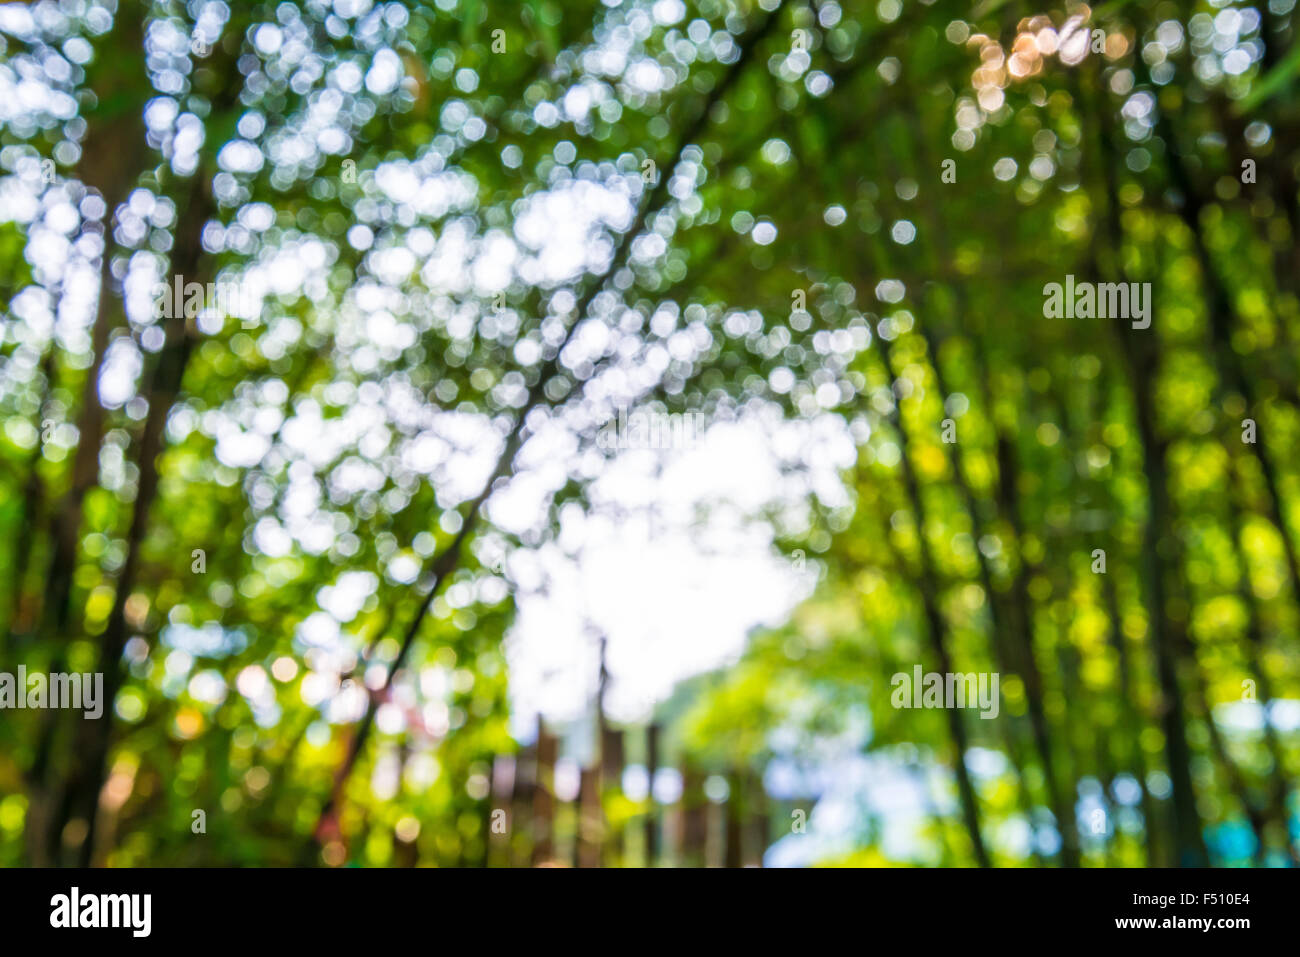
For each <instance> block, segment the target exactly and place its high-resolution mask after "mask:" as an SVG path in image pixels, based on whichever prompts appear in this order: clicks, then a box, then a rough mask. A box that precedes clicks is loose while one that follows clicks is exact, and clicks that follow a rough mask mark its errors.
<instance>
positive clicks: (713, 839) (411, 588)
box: [0, 0, 1300, 867]
mask: <svg viewBox="0 0 1300 957" xmlns="http://www.w3.org/2000/svg"><path fill="white" fill-rule="evenodd" d="M1294 7H1295V2H1294V0H1267V2H1263V0H1260V2H1255V3H1246V2H1240V3H1239V2H1233V0H1196V2H1191V3H1173V2H1168V0H1157V2H1151V0H1132V2H1125V0H1116V2H1111V3H1103V4H1099V5H1098V6H1096V7H1090V6H1088V5H1086V4H1084V3H1077V2H1065V3H1061V2H1058V0H1053V2H1050V3H1046V4H1042V5H1035V4H1028V3H1021V2H1014V0H980V2H975V3H969V2H955V0H929V2H925V0H870V2H858V0H839V2H837V0H603V2H588V0H563V2H560V0H524V2H489V0H436V2H433V3H415V2H406V3H402V2H389V3H374V2H371V0H333V2H327V0H304V2H301V3H262V2H247V3H245V2H230V3H227V2H223V0H189V2H184V3H182V2H171V0H166V2H164V0H117V2H115V3H114V2H111V0H109V2H103V0H58V2H56V0H40V2H36V3H30V4H28V3H3V4H0V310H2V314H0V315H2V322H3V325H2V327H0V418H2V419H3V429H0V673H3V674H7V675H14V676H17V675H19V674H22V675H23V676H24V677H23V679H22V681H21V682H19V681H17V680H15V681H14V682H13V684H12V685H9V686H7V685H5V683H4V682H3V681H2V680H0V865H7V866H13V865H51V864H80V865H89V864H97V865H98V864H103V865H109V866H141V865H214V864H216V865H220V864H225V865H284V864H304V865H329V866H339V865H344V864H356V865H366V866H398V865H401V866H414V865H436V866H450V865H483V864H486V865H494V866H495V865H518V864H529V863H531V864H551V863H573V864H577V865H581V866H589V865H591V866H595V865H619V864H646V863H648V864H678V865H697V864H727V865H740V864H750V863H766V864H769V865H778V864H789V863H798V864H865V865H895V864H899V865H902V864H943V865H978V866H1022V865H1030V866H1034V865H1050V866H1057V865H1059V866H1066V867H1074V866H1081V865H1086V866H1107V865H1111V866H1114V865H1124V866H1143V865H1183V866H1189V865H1203V864H1211V863H1212V864H1216V865H1220V864H1230V865H1256V866H1266V865H1267V866H1272V865H1291V864H1295V863H1298V862H1300V856H1298V855H1300V808H1298V806H1297V800H1298V799H1297V795H1296V791H1295V786H1294V782H1295V775H1296V770H1297V767H1300V649H1298V648H1297V643H1296V635H1297V626H1298V624H1300V509H1298V507H1297V506H1300V456H1298V455H1297V450H1298V448H1300V445H1298V443H1300V242H1298V241H1297V239H1298V237H1300V96H1298V91H1297V83H1296V76H1297V73H1298V72H1300V48H1297V47H1296V46H1295V39H1296V37H1295V30H1294V26H1293V17H1294ZM754 449H758V450H759V451H756V452H755V451H753V450H754ZM740 450H749V451H740ZM710 456H711V457H710ZM693 457H694V458H693ZM692 462H694V463H696V465H695V466H694V467H693V470H692V466H691V465H690V463H692ZM701 462H703V463H705V464H704V465H700V464H699V463H701ZM683 463H686V464H683ZM724 479H725V481H724ZM665 516H667V517H665ZM665 522H666V523H667V524H669V525H672V526H673V527H674V528H676V529H678V530H680V531H682V534H683V536H684V537H683V538H682V539H681V541H682V542H687V543H689V544H687V545H683V546H682V547H681V550H680V552H679V553H677V555H676V557H675V558H671V559H668V560H667V561H668V563H669V564H677V565H679V566H680V567H681V568H682V569H687V570H688V571H687V574H689V575H690V576H696V577H698V580H699V588H698V589H693V588H689V587H685V586H683V587H680V588H674V589H667V590H656V589H655V588H653V587H652V586H651V585H649V584H647V583H646V582H647V580H645V579H641V578H639V575H640V571H639V570H641V569H644V568H646V567H648V565H646V564H644V563H647V562H649V561H651V559H650V558H648V557H647V556H648V555H651V554H661V553H658V552H654V551H653V549H652V548H651V547H650V545H649V544H647V543H648V542H650V541H651V539H653V535H654V533H653V529H654V528H656V527H660V524H661V523H665ZM657 523H660V524H657ZM646 529H650V530H651V531H648V532H647V531H645V530H646ZM642 536H648V537H642ZM728 536H730V538H728ZM722 539H728V540H730V541H733V543H734V542H742V543H744V544H743V545H741V546H737V547H740V548H742V549H743V550H744V552H745V554H746V555H747V556H749V558H752V559H753V561H754V564H753V565H745V566H744V567H743V569H742V570H741V571H740V572H739V573H738V577H740V578H744V579H746V580H747V581H748V587H749V591H746V592H739V591H733V592H725V591H720V590H719V589H720V588H721V586H720V585H719V584H718V582H719V581H721V578H720V577H719V576H721V575H722V572H720V571H718V568H719V566H720V563H725V557H718V556H717V555H714V554H713V553H712V552H711V548H713V544H711V543H716V542H717V541H719V540H722ZM610 541H613V542H615V543H616V544H619V543H621V544H620V548H621V551H617V550H616V554H620V555H623V556H625V560H620V561H611V560H610V559H608V558H607V557H605V556H607V555H609V554H610V553H609V552H608V551H602V550H601V547H602V543H605V544H607V543H608V542H610ZM584 556H585V557H584ZM627 556H630V557H627ZM711 556H712V557H711ZM638 562H642V563H643V564H638ZM566 569H567V571H566ZM602 575H603V576H605V577H603V578H601V577H599V576H602ZM566 576H568V578H567V581H568V584H567V585H566ZM593 576H595V577H593ZM598 582H605V583H608V584H607V585H597V584H594V583H598ZM575 583H576V584H575ZM610 589H617V590H618V594H619V595H620V596H626V595H629V594H630V595H632V596H633V597H631V598H626V597H622V598H620V599H619V602H622V604H623V605H624V607H623V609H622V612H621V615H622V618H621V619H620V620H622V621H623V622H624V624H622V625H619V626H614V625H611V623H610V622H609V621H606V620H604V619H603V618H602V613H601V612H600V609H601V608H608V607H609V606H610V605H611V604H618V603H619V602H614V601H605V602H604V603H603V604H602V603H601V593H602V592H606V593H607V592H609V591H610ZM711 589H712V590H711ZM566 594H567V595H569V596H570V597H569V598H567V599H566V598H564V597H563V596H564V595H566ZM575 594H576V595H578V596H579V597H578V598H574V597H573V595H575ZM740 594H745V595H750V596H752V598H749V599H744V600H740V599H737V598H736V597H735V596H736V595H740ZM565 601H568V602H569V606H564V605H563V603H564V602H565ZM579 605H580V606H581V610H580V611H575V610H574V609H575V608H577V607H578V606H579ZM714 606H727V607H725V608H723V610H722V611H716V609H715V607H714ZM566 608H567V610H566ZM629 609H630V610H629ZM683 616H685V617H686V618H689V619H690V622H689V624H688V625H682V624H681V621H682V618H683ZM629 620H631V621H632V623H633V624H632V625H628V624H626V622H627V621H629ZM738 623H739V624H738ZM633 626H635V627H633ZM729 627H730V628H737V629H741V630H744V631H747V634H746V636H745V638H744V640H743V642H742V643H741V644H742V645H743V647H734V648H733V647H730V646H727V647H726V648H725V649H724V650H716V649H714V650H711V649H712V646H708V647H706V645H707V642H706V641H705V640H704V639H702V638H697V636H698V635H705V634H707V633H709V632H710V631H719V630H725V628H729ZM692 629H694V630H692ZM673 635H677V636H678V638H679V639H680V640H677V641H676V643H674V642H673V640H672V636H673ZM683 635H684V636H685V637H682V636H683ZM629 636H632V637H629ZM637 636H640V637H637ZM657 642H658V643H657ZM638 643H639V644H638ZM722 644H725V643H722ZM632 646H636V647H632ZM719 647H721V644H719ZM638 656H640V657H638ZM20 669H21V671H20ZM565 669H567V670H568V673H571V674H577V675H578V677H577V678H576V679H574V681H573V683H571V684H565V683H564V682H563V681H561V679H560V678H559V677H558V676H557V675H558V673H559V672H560V671H564V670H565ZM35 675H39V676H42V677H41V680H42V681H44V680H45V679H44V676H46V675H49V676H51V680H53V678H54V677H55V676H60V675H62V676H100V679H101V681H102V692H101V693H102V699H101V702H102V705H103V707H102V715H101V716H100V717H98V718H92V717H89V711H88V710H87V709H86V708H72V707H50V706H49V705H48V703H45V704H34V705H33V706H31V707H27V706H26V704H27V702H28V700H29V699H28V697H27V696H26V692H27V690H28V687H29V686H28V684H27V682H28V680H29V678H28V676H35ZM526 675H532V676H533V677H532V678H527V677H526ZM931 675H933V676H934V677H935V680H934V681H933V682H931V681H930V680H929V677H928V676H931ZM528 681H533V682H534V684H537V685H539V686H540V687H542V689H543V692H545V693H547V694H550V700H556V699H561V698H562V699H564V701H563V707H562V708H561V709H560V710H561V711H563V714H562V715H558V716H557V715H555V714H549V715H548V714H546V713H545V712H546V711H547V708H545V707H541V706H535V705H536V701H535V700H534V698H530V697H528V695H527V694H526V693H525V692H524V691H523V690H521V689H523V688H524V687H525V686H526V685H527V683H528ZM5 687H11V688H12V691H13V696H12V703H11V702H10V699H9V697H8V696H6V695H5V693H4V689H5ZM92 687H93V683H92V684H91V685H87V686H86V687H84V688H81V690H82V691H83V692H87V693H89V692H88V689H89V688H92ZM70 688H71V685H70V684H68V683H67V682H66V681H65V682H64V683H63V684H62V685H61V686H60V689H61V691H62V692H68V691H69V690H70ZM900 689H901V690H900ZM543 692H539V694H542V693H543ZM931 692H933V697H931ZM620 695H621V697H620ZM20 699H21V701H22V704H19V700H20ZM32 700H35V699H32ZM629 702H630V703H629ZM539 711H540V712H543V714H542V717H541V718H540V719H539V718H538V716H537V712H539Z"/></svg>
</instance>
